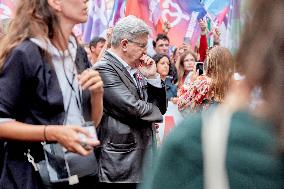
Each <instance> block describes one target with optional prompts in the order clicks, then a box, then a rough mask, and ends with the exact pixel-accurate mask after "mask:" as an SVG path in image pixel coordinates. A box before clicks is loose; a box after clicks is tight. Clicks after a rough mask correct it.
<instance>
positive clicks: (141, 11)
mask: <svg viewBox="0 0 284 189" xmlns="http://www.w3.org/2000/svg"><path fill="white" fill-rule="evenodd" d="M159 6H160V5H159V3H155V1H153V0H128V1H127V2H126V7H125V16H128V15H134V16H136V17H138V18H140V19H142V20H143V21H144V22H145V23H146V24H147V25H148V26H149V27H150V29H151V30H152V34H153V35H154V36H155V35H156V29H155V28H156V27H155V22H157V21H158V19H159V17H160V15H161V13H159V11H160V10H159V9H160V7H159Z"/></svg>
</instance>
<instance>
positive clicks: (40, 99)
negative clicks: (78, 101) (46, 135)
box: [0, 40, 96, 189]
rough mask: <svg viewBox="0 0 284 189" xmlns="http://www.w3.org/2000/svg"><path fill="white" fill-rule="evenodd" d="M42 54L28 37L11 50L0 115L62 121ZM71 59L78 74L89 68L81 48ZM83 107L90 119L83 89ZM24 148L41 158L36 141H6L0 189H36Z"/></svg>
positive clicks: (1, 81)
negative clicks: (3, 188)
mask: <svg viewBox="0 0 284 189" xmlns="http://www.w3.org/2000/svg"><path fill="white" fill-rule="evenodd" d="M43 55H44V52H43V50H42V49H40V48H39V47H38V46H37V45H36V44H34V43H33V42H31V41H29V40H26V41H24V42H23V43H21V44H19V45H18V46H17V47H16V48H15V49H13V50H12V52H11V54H10V55H9V57H8V58H7V60H6V61H5V64H4V68H3V70H1V72H0V117H1V118H13V119H15V120H17V121H20V122H23V123H28V124H34V125H62V124H63V119H64V116H65V111H64V105H63V96H62V93H61V89H60V86H59V82H58V79H57V76H56V73H55V70H54V69H53V66H52V64H51V63H49V62H48V61H47V59H46V58H43V57H44V56H43ZM75 62H76V66H77V71H78V73H81V72H82V71H83V70H84V69H86V68H88V67H90V64H89V62H88V59H87V56H86V53H85V52H84V50H83V48H78V50H77V55H76V61H75ZM83 106H84V107H83V111H84V118H85V119H86V120H90V119H91V109H90V108H91V104H90V93H89V92H88V91H83ZM0 142H1V141H0ZM28 148H29V149H31V154H32V155H33V157H34V158H35V160H36V162H37V161H39V160H41V159H43V151H42V145H41V144H40V143H39V142H37V143H28V142H17V141H8V142H7V145H6V147H5V153H4V154H1V156H2V157H4V162H3V165H4V166H3V169H2V170H0V173H1V172H2V176H1V179H0V188H2V187H3V186H4V185H5V187H6V188H19V189H35V188H38V182H37V181H38V177H37V176H36V174H35V171H34V169H33V167H32V165H31V164H30V163H29V162H28V161H27V158H26V157H25V156H24V152H27V149H28ZM2 153H3V152H2ZM2 157H1V158H2ZM94 166H96V165H94Z"/></svg>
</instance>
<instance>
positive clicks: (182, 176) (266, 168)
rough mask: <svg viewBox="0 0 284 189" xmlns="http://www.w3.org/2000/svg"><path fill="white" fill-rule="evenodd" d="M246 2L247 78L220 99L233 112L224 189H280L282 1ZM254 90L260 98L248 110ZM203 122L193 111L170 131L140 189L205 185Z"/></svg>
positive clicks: (243, 60)
mask: <svg viewBox="0 0 284 189" xmlns="http://www.w3.org/2000/svg"><path fill="white" fill-rule="evenodd" d="M250 3H251V4H250V8H251V9H250V11H249V12H250V14H251V17H249V20H247V22H246V27H245V31H244V33H243V36H242V38H241V39H242V41H241V44H240V48H239V51H238V53H237V56H236V60H237V65H236V68H237V70H238V71H239V72H240V73H241V74H242V75H244V76H245V79H244V80H242V81H238V82H239V83H234V85H233V86H232V87H231V92H230V93H229V94H228V95H227V97H226V99H225V102H224V106H227V107H230V108H231V109H233V110H234V111H233V114H232V117H231V119H230V124H229V131H228V140H227V143H226V154H225V162H224V164H225V170H226V174H227V180H228V184H229V186H228V188H231V189H251V188H262V189H266V188H267V189H278V188H284V161H283V152H284V147H283V139H284V138H283V133H284V132H283V131H284V106H283V104H282V103H281V101H282V100H281V99H283V97H284V77H283V75H284V22H282V19H283V16H284V1H283V0H273V3H272V2H271V3H270V2H269V3H268V2H267V1H266V0H252V1H250ZM256 88H258V89H260V91H261V102H260V103H259V104H257V106H256V108H254V109H252V108H250V106H249V104H250V102H251V101H252V100H254V99H251V94H252V93H253V91H254V90H255V89H256ZM202 125H203V123H202V119H201V116H200V115H199V114H196V115H193V116H192V117H190V118H189V119H187V120H185V121H184V122H183V123H181V124H180V125H179V126H177V127H176V128H175V129H174V130H173V131H172V132H171V133H170V135H169V136H168V137H167V139H166V141H165V143H164V144H163V146H162V148H161V150H160V152H159V154H158V158H157V160H156V161H155V166H154V168H153V169H151V171H148V172H146V174H145V177H144V180H143V184H142V185H140V189H191V188H193V189H199V188H205V179H204V174H205V171H204V156H203V153H204V149H203V144H202V139H201V138H202V137H201V135H202ZM208 126H210V125H208ZM216 153H217V154H219V151H216ZM216 174H217V172H216Z"/></svg>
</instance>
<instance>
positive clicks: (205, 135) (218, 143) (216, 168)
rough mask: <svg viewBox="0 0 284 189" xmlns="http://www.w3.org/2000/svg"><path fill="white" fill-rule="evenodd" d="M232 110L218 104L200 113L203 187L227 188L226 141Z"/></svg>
mask: <svg viewBox="0 0 284 189" xmlns="http://www.w3.org/2000/svg"><path fill="white" fill-rule="evenodd" d="M232 113H233V111H231V110H230V109H229V107H226V106H224V105H219V106H217V108H216V109H215V110H213V111H212V112H208V113H204V114H203V115H202V122H203V127H202V145H203V165H204V166H203V167H204V185H205V187H204V188H205V189H216V188H218V189H229V188H230V187H229V181H228V176H227V171H226V163H225V162H226V153H227V142H228V135H229V128H230V120H231V117H232Z"/></svg>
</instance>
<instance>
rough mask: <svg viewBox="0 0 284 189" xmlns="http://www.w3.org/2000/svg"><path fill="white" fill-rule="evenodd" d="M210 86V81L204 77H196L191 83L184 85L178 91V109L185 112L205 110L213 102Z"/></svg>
mask: <svg viewBox="0 0 284 189" xmlns="http://www.w3.org/2000/svg"><path fill="white" fill-rule="evenodd" d="M211 85H212V81H211V79H210V78H209V77H207V76H205V75H201V76H198V77H197V78H196V79H195V80H194V81H193V82H191V83H189V84H186V85H184V86H183V87H182V88H181V89H180V91H179V99H178V109H179V110H180V111H185V112H197V111H201V110H204V109H206V110H207V109H208V108H209V106H210V104H212V103H213V102H214V100H213V95H212V94H211Z"/></svg>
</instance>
